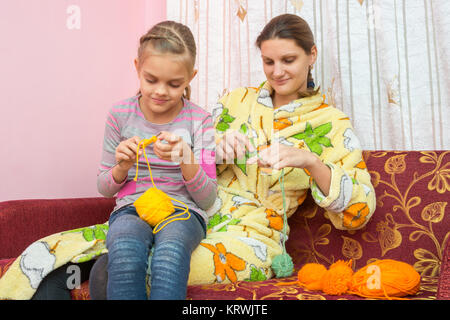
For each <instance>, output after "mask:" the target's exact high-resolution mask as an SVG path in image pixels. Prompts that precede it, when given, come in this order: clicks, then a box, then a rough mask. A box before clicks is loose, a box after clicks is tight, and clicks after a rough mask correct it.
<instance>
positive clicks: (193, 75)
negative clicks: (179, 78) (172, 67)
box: [189, 69, 198, 82]
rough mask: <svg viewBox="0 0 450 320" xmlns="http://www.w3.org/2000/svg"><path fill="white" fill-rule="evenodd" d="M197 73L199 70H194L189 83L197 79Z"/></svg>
mask: <svg viewBox="0 0 450 320" xmlns="http://www.w3.org/2000/svg"><path fill="white" fill-rule="evenodd" d="M197 72H198V70H197V69H194V71H193V72H192V76H191V78H190V79H189V82H191V81H192V79H194V78H195V76H196V75H197Z"/></svg>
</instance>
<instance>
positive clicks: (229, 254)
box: [189, 83, 375, 284]
mask: <svg viewBox="0 0 450 320" xmlns="http://www.w3.org/2000/svg"><path fill="white" fill-rule="evenodd" d="M271 93H272V89H271V88H270V86H269V85H268V83H264V84H263V85H262V86H261V87H260V88H239V89H236V90H234V91H232V92H230V93H228V94H227V95H225V96H224V97H223V98H222V99H221V100H220V101H219V103H218V104H217V105H216V106H215V109H214V110H213V115H214V119H215V128H216V140H217V141H219V140H220V139H221V137H222V136H223V134H224V133H225V132H226V131H227V130H237V131H239V132H241V133H243V134H245V135H247V136H248V137H249V138H250V140H251V141H253V145H254V146H255V147H256V149H257V150H261V149H262V148H265V147H267V146H268V145H274V144H276V143H280V144H285V145H288V146H291V147H295V148H303V149H307V150H310V151H311V152H314V153H316V154H317V155H318V156H319V157H320V159H322V161H323V162H324V163H325V164H326V165H328V166H329V167H330V168H331V171H332V181H331V188H330V192H329V194H328V196H325V195H323V194H322V192H321V191H320V189H319V188H318V187H317V186H316V184H315V181H314V180H313V179H312V178H311V177H310V176H309V174H308V172H307V171H306V170H303V169H298V168H285V169H284V190H285V195H286V202H285V203H286V207H287V216H288V217H289V216H291V215H292V214H293V213H294V212H295V211H296V209H297V208H298V206H299V205H300V204H301V203H302V202H303V200H304V199H305V198H306V195H307V191H308V189H311V192H312V195H313V198H314V199H315V201H316V202H317V203H318V205H320V206H322V207H324V208H325V209H326V210H327V214H328V216H329V217H330V220H331V222H332V223H333V225H334V226H335V227H336V228H338V229H358V228H361V227H363V226H364V225H365V224H366V223H367V221H368V220H369V218H370V216H371V214H372V213H373V211H374V210H375V193H374V189H373V186H372V184H371V182H370V175H369V173H368V171H367V168H366V166H365V163H364V161H363V159H362V150H361V146H360V143H359V140H358V138H357V137H356V135H355V133H354V131H353V129H352V126H351V123H350V120H349V118H348V117H347V116H346V115H345V114H343V113H342V112H341V111H339V110H338V109H336V108H334V107H331V106H329V105H327V104H326V103H325V101H324V100H325V97H324V96H322V95H321V94H317V95H315V96H312V97H308V98H302V99H298V100H294V101H292V102H290V103H289V104H287V105H284V106H282V107H280V108H276V109H275V108H274V107H273V105H272V98H271ZM251 156H252V154H250V153H246V156H245V159H239V160H238V159H235V163H234V164H218V166H217V171H218V176H217V179H218V183H219V191H218V198H217V200H216V203H215V205H214V206H213V207H212V208H211V209H210V210H209V212H208V213H209V215H210V221H209V224H208V235H207V237H206V239H205V240H203V241H202V243H201V244H200V246H199V247H198V248H197V249H196V250H195V251H194V253H193V255H192V260H191V273H190V277H189V283H190V284H201V283H214V282H219V283H227V282H230V281H231V282H234V281H237V280H249V281H256V280H265V279H268V278H270V277H272V276H273V271H272V269H271V265H272V259H273V257H275V256H276V255H279V254H281V253H282V248H283V246H282V241H283V237H284V235H283V233H282V230H283V198H282V195H281V187H280V183H279V177H280V174H281V170H270V169H269V170H268V169H264V168H259V167H258V166H257V165H256V164H252V165H248V164H246V163H245V161H246V159H247V158H249V157H251ZM286 229H287V230H288V232H287V233H289V227H288V226H286Z"/></svg>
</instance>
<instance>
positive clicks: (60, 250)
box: [0, 223, 108, 300]
mask: <svg viewBox="0 0 450 320" xmlns="http://www.w3.org/2000/svg"><path fill="white" fill-rule="evenodd" d="M107 232H108V223H105V224H99V225H93V226H89V227H85V228H79V229H74V230H69V231H64V232H58V233H55V234H52V235H49V236H47V237H45V238H42V239H40V240H38V241H36V242H33V243H32V244H31V245H29V246H28V247H27V248H26V249H25V250H24V251H23V252H22V254H21V255H20V256H19V257H18V258H17V259H16V260H15V261H14V262H13V263H12V265H11V266H10V267H9V269H8V270H7V271H6V273H5V274H4V275H3V276H2V277H1V278H0V299H11V300H27V299H31V298H32V297H33V295H34V293H35V292H36V290H37V288H38V286H39V284H40V283H41V281H42V280H43V279H44V278H45V277H46V276H47V275H48V274H49V273H50V272H52V271H53V270H55V269H58V268H59V267H61V266H63V265H65V264H66V263H68V262H74V263H81V262H84V261H89V260H91V259H93V258H95V257H97V256H99V255H101V254H104V253H106V252H108V251H107V250H106V246H105V239H106V234H107ZM66 272H68V274H70V275H69V279H68V282H69V283H68V285H69V287H70V285H73V288H76V287H77V286H78V285H80V283H79V281H80V270H76V268H73V269H70V270H67V271H66Z"/></svg>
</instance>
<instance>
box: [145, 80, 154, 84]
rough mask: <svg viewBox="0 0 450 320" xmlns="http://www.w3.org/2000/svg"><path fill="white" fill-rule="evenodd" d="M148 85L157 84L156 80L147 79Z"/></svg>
mask: <svg viewBox="0 0 450 320" xmlns="http://www.w3.org/2000/svg"><path fill="white" fill-rule="evenodd" d="M145 80H146V81H147V82H148V83H155V82H156V81H155V80H150V79H145Z"/></svg>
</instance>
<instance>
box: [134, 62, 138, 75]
mask: <svg viewBox="0 0 450 320" xmlns="http://www.w3.org/2000/svg"><path fill="white" fill-rule="evenodd" d="M134 67H135V68H136V72H137V73H138V76H139V60H138V58H136V59H134Z"/></svg>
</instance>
